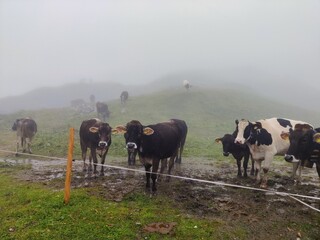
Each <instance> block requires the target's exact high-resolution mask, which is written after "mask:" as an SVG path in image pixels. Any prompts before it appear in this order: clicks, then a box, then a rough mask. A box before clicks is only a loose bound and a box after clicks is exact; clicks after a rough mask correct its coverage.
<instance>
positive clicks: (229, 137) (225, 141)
mask: <svg viewBox="0 0 320 240" xmlns="http://www.w3.org/2000/svg"><path fill="white" fill-rule="evenodd" d="M236 136H237V132H234V133H233V134H225V135H224V136H223V137H221V138H216V140H215V141H216V142H217V143H222V148H223V155H224V156H225V157H228V156H229V154H230V153H231V154H232V156H233V157H234V158H235V159H236V160H237V166H238V175H237V176H238V177H242V171H241V160H242V158H243V159H244V160H243V169H244V173H243V176H244V177H247V176H248V174H247V168H248V162H249V157H250V149H249V147H248V146H247V145H246V144H235V143H234V141H235V139H236ZM253 174H254V161H253V160H252V158H251V171H250V175H253Z"/></svg>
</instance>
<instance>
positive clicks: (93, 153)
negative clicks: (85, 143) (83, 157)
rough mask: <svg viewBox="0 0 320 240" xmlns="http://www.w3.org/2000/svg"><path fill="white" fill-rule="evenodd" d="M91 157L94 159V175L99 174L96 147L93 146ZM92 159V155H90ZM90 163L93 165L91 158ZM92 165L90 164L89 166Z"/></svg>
mask: <svg viewBox="0 0 320 240" xmlns="http://www.w3.org/2000/svg"><path fill="white" fill-rule="evenodd" d="M91 158H92V159H93V177H96V176H97V163H98V160H97V153H96V149H95V148H91ZM89 159H90V157H89ZM90 165H91V160H90ZM89 167H90V166H89Z"/></svg>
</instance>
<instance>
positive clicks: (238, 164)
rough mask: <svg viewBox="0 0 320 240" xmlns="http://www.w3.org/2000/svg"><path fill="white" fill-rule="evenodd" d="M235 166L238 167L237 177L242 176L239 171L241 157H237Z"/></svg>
mask: <svg viewBox="0 0 320 240" xmlns="http://www.w3.org/2000/svg"><path fill="white" fill-rule="evenodd" d="M237 167H238V175H237V176H238V177H241V176H242V173H241V159H239V158H238V159H237Z"/></svg>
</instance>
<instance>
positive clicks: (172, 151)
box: [114, 120, 181, 193]
mask: <svg viewBox="0 0 320 240" xmlns="http://www.w3.org/2000/svg"><path fill="white" fill-rule="evenodd" d="M114 133H118V134H121V133H124V137H125V141H126V147H127V149H130V150H132V151H133V150H134V149H136V150H137V152H138V155H139V159H140V161H141V163H142V164H143V165H144V167H145V170H146V188H147V189H149V188H150V177H151V179H152V192H153V193H155V192H156V190H157V187H156V179H157V172H158V168H159V163H160V161H167V158H170V160H169V168H168V174H170V173H171V169H172V167H173V165H174V159H175V158H176V156H177V153H178V149H179V147H180V142H181V137H180V136H179V128H178V127H177V125H176V123H174V121H168V122H162V123H157V124H152V125H147V126H143V125H142V124H141V123H140V122H139V121H137V120H132V121H130V122H128V123H127V124H126V125H125V126H117V127H116V128H115V131H114ZM151 167H152V173H150V170H151ZM167 179H168V180H169V177H168V178H167Z"/></svg>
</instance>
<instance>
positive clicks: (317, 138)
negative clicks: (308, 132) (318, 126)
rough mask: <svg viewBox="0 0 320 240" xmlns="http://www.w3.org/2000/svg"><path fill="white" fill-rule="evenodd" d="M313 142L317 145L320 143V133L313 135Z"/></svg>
mask: <svg viewBox="0 0 320 240" xmlns="http://www.w3.org/2000/svg"><path fill="white" fill-rule="evenodd" d="M313 141H314V142H316V143H320V133H316V134H314V135H313Z"/></svg>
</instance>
